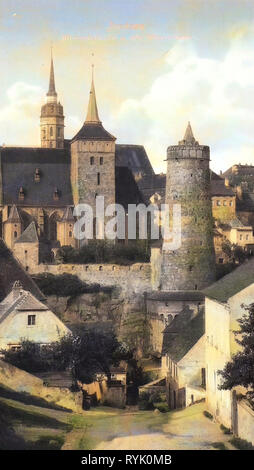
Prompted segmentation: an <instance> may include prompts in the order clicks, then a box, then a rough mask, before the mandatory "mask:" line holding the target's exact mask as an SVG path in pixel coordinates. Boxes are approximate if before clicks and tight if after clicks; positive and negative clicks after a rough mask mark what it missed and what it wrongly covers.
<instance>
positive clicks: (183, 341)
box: [162, 306, 205, 362]
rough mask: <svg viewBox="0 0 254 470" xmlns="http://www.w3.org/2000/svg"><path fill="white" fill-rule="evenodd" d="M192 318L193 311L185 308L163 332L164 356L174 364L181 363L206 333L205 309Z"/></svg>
mask: <svg viewBox="0 0 254 470" xmlns="http://www.w3.org/2000/svg"><path fill="white" fill-rule="evenodd" d="M192 316H193V311H192V310H190V308H189V307H188V306H186V307H184V309H183V310H182V312H180V313H179V315H176V316H175V317H174V319H173V320H172V322H171V323H170V325H168V326H167V327H166V328H165V330H164V332H163V345H162V354H163V355H165V354H167V355H168V356H169V357H170V358H171V359H172V360H173V361H174V362H179V361H180V360H181V359H182V358H183V357H184V356H185V355H186V354H187V353H188V351H190V349H191V348H192V347H193V346H194V344H196V343H197V341H198V340H199V339H200V338H201V336H203V334H204V332H205V322H204V312H203V309H201V310H200V312H199V313H198V315H196V316H195V317H193V318H192Z"/></svg>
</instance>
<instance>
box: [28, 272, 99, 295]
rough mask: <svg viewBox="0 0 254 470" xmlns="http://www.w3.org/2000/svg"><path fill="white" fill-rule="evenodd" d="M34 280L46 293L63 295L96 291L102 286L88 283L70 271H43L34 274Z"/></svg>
mask: <svg viewBox="0 0 254 470" xmlns="http://www.w3.org/2000/svg"><path fill="white" fill-rule="evenodd" d="M33 280H34V281H35V282H36V284H37V285H38V287H39V289H40V290H41V291H42V292H43V294H45V295H57V296H61V297H67V296H73V297H74V296H75V295H80V294H83V293H85V292H96V291H98V290H99V288H100V286H99V285H97V284H94V285H89V286H88V285H87V284H85V283H84V282H83V281H81V280H80V279H79V278H78V276H76V275H73V274H68V273H63V274H59V275H54V274H51V273H42V274H37V275H36V276H33Z"/></svg>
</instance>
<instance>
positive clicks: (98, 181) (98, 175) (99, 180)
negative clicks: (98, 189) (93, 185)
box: [97, 173, 101, 186]
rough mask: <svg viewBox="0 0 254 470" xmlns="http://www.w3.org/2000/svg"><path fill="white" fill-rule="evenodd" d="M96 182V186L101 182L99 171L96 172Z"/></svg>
mask: <svg viewBox="0 0 254 470" xmlns="http://www.w3.org/2000/svg"><path fill="white" fill-rule="evenodd" d="M97 184H98V186H99V185H100V184H101V175H100V173H97Z"/></svg>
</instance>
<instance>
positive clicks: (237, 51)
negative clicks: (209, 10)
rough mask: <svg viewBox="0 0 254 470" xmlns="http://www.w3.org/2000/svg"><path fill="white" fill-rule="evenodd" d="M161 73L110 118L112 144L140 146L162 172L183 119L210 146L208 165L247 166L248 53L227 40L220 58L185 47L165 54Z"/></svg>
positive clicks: (251, 120) (252, 94)
mask: <svg viewBox="0 0 254 470" xmlns="http://www.w3.org/2000/svg"><path fill="white" fill-rule="evenodd" d="M165 66H166V72H165V73H163V74H161V76H158V77H157V78H156V79H155V80H154V82H153V84H152V86H151V87H150V90H149V91H148V93H146V94H145V95H144V96H143V97H141V98H140V99H139V100H137V99H135V100H134V99H127V100H125V101H124V102H123V103H122V104H121V106H120V109H119V110H118V112H116V113H115V114H114V115H113V116H111V124H112V127H113V128H114V129H115V135H117V136H118V141H119V140H121V141H124V142H130V143H140V144H144V145H145V147H146V150H147V152H148V155H149V156H150V157H151V160H152V163H153V165H154V167H155V169H157V171H160V170H161V169H165V164H163V160H164V159H165V158H166V149H167V147H168V145H174V144H176V143H177V142H178V141H179V140H181V139H182V137H183V134H184V131H185V127H186V125H187V121H189V120H190V121H191V123H192V127H193V130H194V134H195V136H196V138H197V140H198V141H199V142H200V143H201V144H205V145H209V146H210V147H211V159H212V167H213V168H214V169H215V170H217V171H219V170H220V169H222V170H225V169H226V168H228V167H229V166H231V165H232V164H233V163H238V162H242V163H246V162H248V163H251V162H252V163H253V162H254V160H253V156H254V138H253V137H252V136H253V135H254V133H253V130H254V107H253V100H254V80H253V76H254V73H253V72H254V49H253V48H252V47H251V45H249V44H248V43H246V42H245V41H244V40H243V38H242V37H241V38H240V39H239V38H237V40H234V41H232V44H231V46H230V48H229V49H228V52H227V53H226V54H225V55H224V57H223V58H221V59H215V58H214V59H213V58H206V57H201V56H199V55H198V53H197V50H196V49H195V48H194V46H193V45H191V44H190V43H178V44H177V45H175V46H174V47H173V48H172V49H170V50H169V51H168V53H167V54H166V56H165Z"/></svg>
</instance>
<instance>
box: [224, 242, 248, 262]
mask: <svg viewBox="0 0 254 470" xmlns="http://www.w3.org/2000/svg"><path fill="white" fill-rule="evenodd" d="M221 248H222V251H223V253H225V255H226V256H227V258H228V260H229V262H230V263H235V262H237V263H238V264H241V263H243V262H244V261H245V260H246V259H248V258H250V256H251V255H250V254H249V252H248V251H245V250H244V248H243V247H242V246H239V245H236V244H235V243H230V241H229V240H225V242H224V243H222V246H221Z"/></svg>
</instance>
